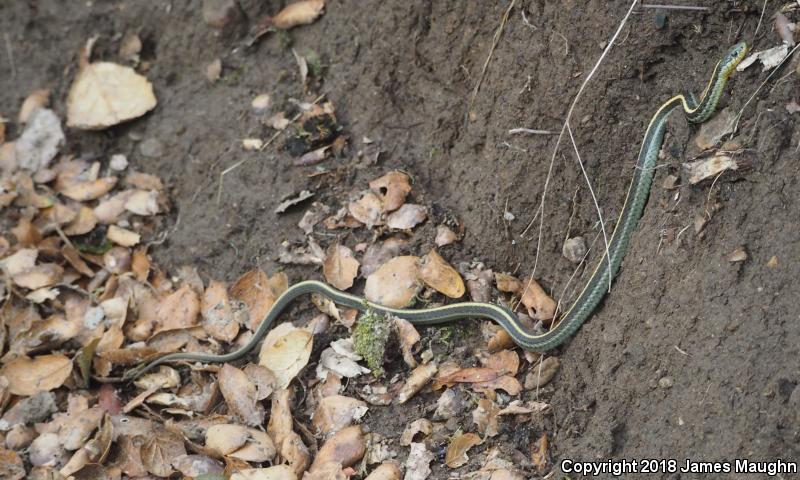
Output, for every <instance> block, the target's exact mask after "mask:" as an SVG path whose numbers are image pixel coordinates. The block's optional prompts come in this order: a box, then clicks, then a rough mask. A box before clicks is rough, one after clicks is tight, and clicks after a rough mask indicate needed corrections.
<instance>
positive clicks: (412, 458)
mask: <svg viewBox="0 0 800 480" xmlns="http://www.w3.org/2000/svg"><path fill="white" fill-rule="evenodd" d="M434 458H436V456H435V455H434V454H433V453H431V452H430V451H428V449H427V447H426V446H425V444H424V443H412V444H411V449H410V450H409V452H408V458H406V463H405V467H406V474H405V477H403V479H404V480H425V479H426V478H428V477H430V475H431V467H430V463H431V462H432V461H433V459H434Z"/></svg>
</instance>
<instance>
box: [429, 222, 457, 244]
mask: <svg viewBox="0 0 800 480" xmlns="http://www.w3.org/2000/svg"><path fill="white" fill-rule="evenodd" d="M457 241H458V234H456V232H454V231H452V230H450V228H449V227H448V226H446V225H437V226H436V238H435V239H434V240H433V242H434V243H435V244H436V246H437V247H444V246H445V245H450V244H453V243H456V242H457Z"/></svg>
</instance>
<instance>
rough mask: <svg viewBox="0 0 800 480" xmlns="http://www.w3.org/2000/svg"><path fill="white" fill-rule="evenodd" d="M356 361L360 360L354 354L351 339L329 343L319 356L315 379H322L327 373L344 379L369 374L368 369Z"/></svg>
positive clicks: (359, 357)
mask: <svg viewBox="0 0 800 480" xmlns="http://www.w3.org/2000/svg"><path fill="white" fill-rule="evenodd" d="M358 360H361V356H360V355H358V354H356V353H355V352H354V348H353V340H352V339H350V338H343V339H340V340H336V341H335V342H331V346H330V347H329V348H326V349H325V350H323V351H322V353H321V354H320V356H319V365H317V378H319V379H324V378H326V377H327V376H328V373H329V372H333V373H334V374H336V375H337V376H340V377H345V378H353V377H357V376H359V375H363V374H365V373H369V369H368V368H364V367H362V366H361V365H359V364H358V363H357V362H358Z"/></svg>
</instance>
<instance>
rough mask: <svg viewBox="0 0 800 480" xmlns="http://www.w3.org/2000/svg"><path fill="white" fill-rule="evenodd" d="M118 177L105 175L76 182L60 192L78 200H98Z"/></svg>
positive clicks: (109, 189)
mask: <svg viewBox="0 0 800 480" xmlns="http://www.w3.org/2000/svg"><path fill="white" fill-rule="evenodd" d="M117 181H118V178H117V177H103V178H98V179H96V180H87V181H84V182H76V183H72V184H71V185H69V186H67V187H65V188H63V189H62V190H61V191H60V193H61V194H62V195H64V196H65V197H67V198H70V199H72V200H75V201H78V202H86V201H89V200H97V199H98V198H100V197H102V196H103V195H105V194H106V193H108V192H110V191H111V189H112V188H114V186H115V185H116V184H117Z"/></svg>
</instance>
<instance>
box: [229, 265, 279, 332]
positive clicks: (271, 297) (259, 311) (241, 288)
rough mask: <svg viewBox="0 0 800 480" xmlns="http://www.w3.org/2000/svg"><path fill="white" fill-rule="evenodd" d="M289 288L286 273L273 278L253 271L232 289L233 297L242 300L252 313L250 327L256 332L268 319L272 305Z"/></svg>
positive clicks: (259, 271)
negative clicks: (262, 322) (263, 321)
mask: <svg viewBox="0 0 800 480" xmlns="http://www.w3.org/2000/svg"><path fill="white" fill-rule="evenodd" d="M288 287H289V279H288V277H287V276H286V274H285V273H283V272H280V273H276V274H275V275H274V276H273V277H272V278H269V277H267V274H266V273H264V272H263V271H261V270H258V269H256V270H251V271H249V272H247V273H245V274H244V275H242V276H241V277H239V279H238V280H237V281H236V283H234V284H233V285H232V286H231V288H230V295H231V297H233V298H235V299H237V300H241V301H242V302H244V303H245V305H247V308H248V310H249V312H250V321H249V324H248V326H249V327H250V329H251V330H256V329H257V328H258V326H259V325H260V324H261V321H262V320H264V318H266V316H267V314H268V313H269V310H270V309H271V308H272V304H274V303H275V300H276V299H277V298H278V297H279V296H280V295H281V293H283V292H284V291H285V290H286V289H287V288H288Z"/></svg>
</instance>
